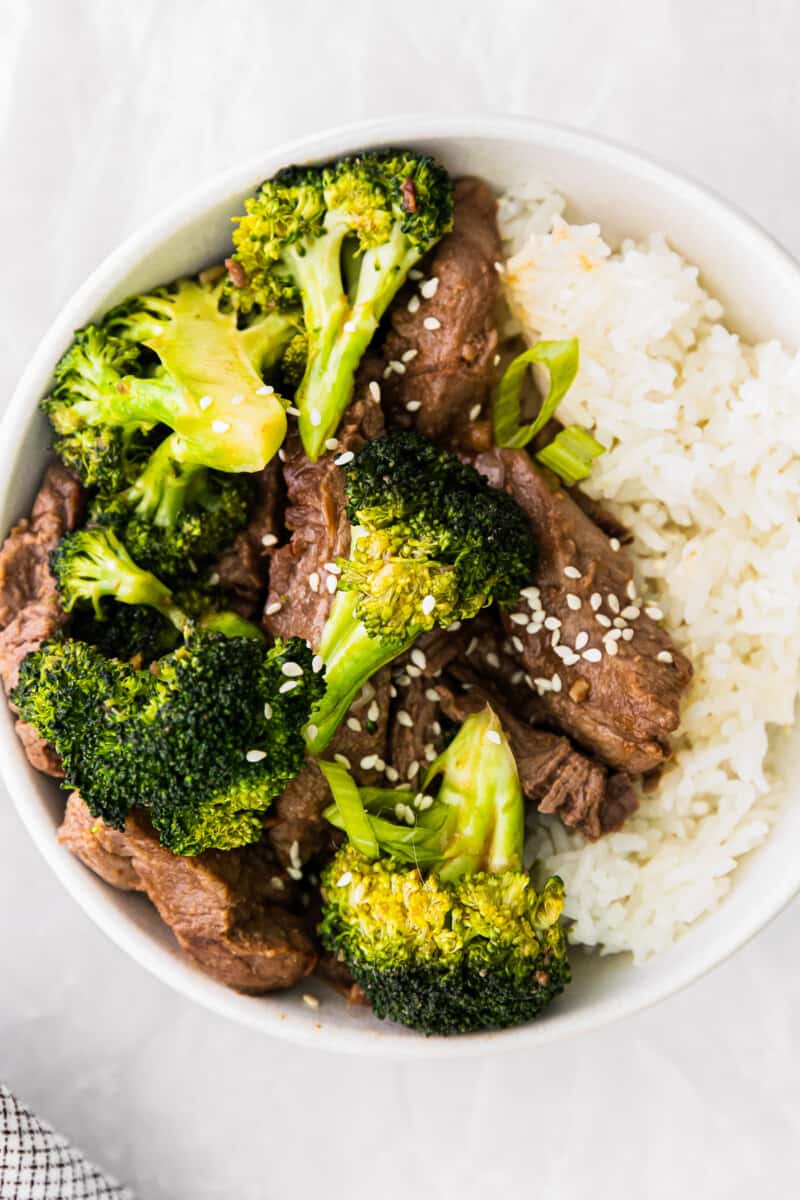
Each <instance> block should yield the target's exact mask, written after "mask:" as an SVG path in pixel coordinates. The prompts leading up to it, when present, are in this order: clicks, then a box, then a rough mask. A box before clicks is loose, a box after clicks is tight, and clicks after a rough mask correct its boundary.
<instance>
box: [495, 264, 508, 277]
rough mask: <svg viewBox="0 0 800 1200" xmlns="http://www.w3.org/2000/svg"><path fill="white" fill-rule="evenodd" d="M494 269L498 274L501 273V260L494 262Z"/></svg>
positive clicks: (502, 267) (502, 269)
mask: <svg viewBox="0 0 800 1200" xmlns="http://www.w3.org/2000/svg"><path fill="white" fill-rule="evenodd" d="M494 269H495V271H497V274H498V275H502V274H503V271H504V270H505V267H504V266H503V264H502V263H501V262H495V264H494Z"/></svg>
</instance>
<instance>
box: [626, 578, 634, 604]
mask: <svg viewBox="0 0 800 1200" xmlns="http://www.w3.org/2000/svg"><path fill="white" fill-rule="evenodd" d="M625 593H626V595H627V597H628V599H629V600H635V599H636V584H635V583H634V582H633V580H632V579H629V580H628V583H627V586H626V588H625Z"/></svg>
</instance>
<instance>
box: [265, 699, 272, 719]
mask: <svg viewBox="0 0 800 1200" xmlns="http://www.w3.org/2000/svg"><path fill="white" fill-rule="evenodd" d="M264 718H265V720H267V721H271V720H272V705H271V704H270V702H269V701H267V702H266V704H265V705H264Z"/></svg>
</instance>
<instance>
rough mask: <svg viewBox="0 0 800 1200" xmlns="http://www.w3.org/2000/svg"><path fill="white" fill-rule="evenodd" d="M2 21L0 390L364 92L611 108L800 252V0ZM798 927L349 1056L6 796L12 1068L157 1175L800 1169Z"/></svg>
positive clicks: (770, 1174) (93, 7)
mask: <svg viewBox="0 0 800 1200" xmlns="http://www.w3.org/2000/svg"><path fill="white" fill-rule="evenodd" d="M0 21H2V24H1V25H0V224H1V226H2V228H3V229H4V230H5V245H4V250H3V265H4V272H3V274H4V278H3V284H2V288H0V339H2V341H1V343H0V344H1V345H2V355H0V382H1V383H2V391H1V392H0V394H2V395H3V396H5V395H7V394H8V392H9V390H10V388H11V387H12V385H13V383H14V382H15V379H16V377H17V376H18V374H19V372H20V371H21V369H22V367H23V365H24V364H25V361H26V358H27V356H28V354H29V352H30V351H31V350H32V349H33V347H34V345H35V343H36V341H37V340H38V338H39V337H40V335H41V334H42V332H43V331H44V329H45V328H46V326H47V325H48V323H49V321H50V319H51V317H52V316H53V315H54V314H55V312H56V311H57V310H58V308H59V307H60V305H61V304H62V303H63V301H64V300H65V299H66V298H67V297H68V296H69V294H70V293H71V292H72V291H73V289H74V288H75V287H76V286H77V285H78V284H79V283H80V282H81V280H82V279H83V277H84V275H85V274H86V273H87V272H88V271H89V270H90V268H91V267H92V266H94V265H95V264H96V263H97V261H98V260H99V259H100V258H101V257H102V256H103V255H104V254H105V253H106V252H107V251H108V250H110V249H111V248H112V247H113V246H114V245H115V244H116V242H117V241H118V240H119V239H120V238H122V237H123V236H124V235H126V234H127V233H129V232H130V231H131V230H132V229H134V228H135V227H136V226H137V225H139V224H140V223H141V222H142V221H143V220H145V219H146V218H148V217H150V216H151V215H152V214H154V213H156V212H157V211H158V210H159V208H161V207H162V206H163V205H164V204H166V203H168V202H170V201H171V200H173V199H174V198H175V197H178V196H180V195H181V193H182V192H184V191H185V190H186V189H188V188H189V187H191V186H193V185H194V184H196V183H198V182H200V181H202V180H203V179H204V178H205V177H206V176H207V175H209V174H210V173H212V172H214V171H216V170H217V169H219V168H222V167H226V166H228V165H230V164H233V163H235V162H236V161H237V160H238V159H241V158H243V157H245V156H249V155H250V154H252V153H253V152H255V151H257V150H258V149H259V148H261V147H264V146H268V145H270V143H272V142H274V141H276V140H283V139H285V138H287V137H291V136H295V135H298V134H301V133H306V132H310V131H313V130H314V129H316V128H318V127H321V126H327V125H331V124H334V123H336V122H339V121H347V120H354V119H358V118H362V117H365V116H368V115H375V114H389V113H397V112H402V111H404V110H405V111H440V112H453V113H456V112H462V111H469V110H473V111H478V110H483V111H487V110H488V111H495V112H512V113H522V114H528V115H535V116H540V117H546V118H550V119H553V120H558V121H562V122H565V123H569V124H573V125H576V126H579V127H583V128H586V129H589V130H593V131H598V132H601V133H603V134H607V135H609V136H611V137H614V138H616V139H619V140H623V141H626V142H629V143H630V144H631V145H633V146H635V147H639V148H642V149H645V150H647V151H648V152H649V153H651V154H652V155H654V156H655V157H657V158H660V159H662V160H664V161H665V162H667V163H672V164H675V165H677V166H679V167H681V168H683V169H685V170H687V171H689V172H690V173H691V174H693V175H695V176H696V177H697V178H699V179H700V180H703V181H705V182H707V183H709V184H711V185H712V186H713V187H715V188H716V189H717V190H718V191H720V192H721V193H722V194H723V195H726V196H728V197H730V198H731V199H733V200H735V201H736V202H737V203H738V204H739V205H740V206H741V207H742V208H744V209H745V210H747V211H748V212H750V213H751V214H752V215H753V216H755V217H756V218H757V219H758V220H760V221H761V222H763V224H765V225H766V226H767V228H768V229H770V230H771V231H772V232H773V233H774V234H775V235H776V236H777V237H778V238H779V239H780V240H782V241H783V243H784V244H785V245H786V246H787V247H788V248H789V249H790V250H793V251H794V252H795V253H798V254H800V207H799V206H798V197H799V196H800V157H798V153H797V148H798V136H799V135H800V84H798V78H800V76H798V68H797V47H798V44H799V43H800V6H798V5H797V3H796V2H795V0H766V2H764V0H762V2H761V3H759V4H757V3H755V2H752V3H751V2H749V0H706V2H705V3H703V2H701V0H686V2H680V0H676V2H672V3H670V2H669V0H656V2H652V0H639V3H633V2H631V3H624V2H621V0H610V2H609V3H606V4H599V3H597V2H596V0H582V2H577V0H560V2H555V0H548V2H546V3H543V2H541V0H536V2H533V0H529V2H527V3H526V2H525V0H519V2H518V3H511V2H508V3H505V2H503V0H493V2H492V3H475V2H473V0H455V2H453V3H438V4H437V3H435V2H434V0H428V2H427V3H424V4H422V3H418V2H417V0H403V2H402V3H401V4H393V5H391V6H389V5H388V4H381V3H380V2H379V0H372V2H371V3H370V2H368V0H364V2H362V3H355V2H349V0H338V3H336V4H329V3H323V2H322V0H317V2H316V3H314V2H312V3H308V2H306V0H292V2H291V3H289V4H285V3H280V4H279V3H269V2H265V3H256V2H246V0H236V2H234V0H230V3H224V2H219V3H208V2H206V0H187V2H183V0H177V2H176V0H172V2H168V3H164V2H163V0H161V2H159V0H135V2H131V3H128V4H124V3H117V2H113V0H106V2H103V0H87V2H83V3H80V2H76V0H75V2H70V0H60V2H59V0H52V2H49V3H48V2H46V0H43V2H39V0H27V2H26V0H0ZM799 946H800V906H798V905H797V904H795V905H794V907H793V908H791V909H790V910H789V911H787V912H786V913H784V914H783V916H781V917H780V918H779V919H778V920H776V921H775V922H774V923H773V925H772V926H771V927H770V928H769V929H767V930H766V931H765V932H764V933H763V934H762V935H761V936H760V937H759V938H757V939H756V940H755V942H753V943H752V944H751V945H749V946H748V947H747V948H746V949H745V950H743V951H742V952H740V953H739V954H738V955H737V956H736V957H735V959H734V960H733V961H731V962H729V963H728V964H727V965H725V966H724V967H722V968H720V969H719V970H717V971H716V972H715V973H714V974H713V975H712V976H711V977H710V978H707V979H705V980H703V981H701V982H700V983H698V984H696V985H695V986H694V987H692V988H691V989H690V990H689V991H687V992H685V993H683V994H682V995H680V996H677V997H675V998H674V999H672V1000H671V1001H669V1002H667V1003H664V1004H662V1005H661V1006H660V1007H658V1008H657V1009H655V1010H651V1011H649V1012H646V1013H644V1014H642V1015H640V1016H638V1017H636V1018H634V1019H631V1020H628V1021H627V1022H626V1023H625V1024H624V1025H620V1026H616V1027H612V1028H610V1029H607V1030H604V1031H602V1032H599V1033H597V1034H595V1035H593V1036H587V1037H584V1038H582V1039H580V1040H578V1041H574V1042H572V1043H568V1044H562V1045H558V1046H553V1047H547V1048H545V1049H542V1050H539V1051H537V1052H536V1053H535V1054H533V1053H531V1054H528V1055H520V1056H519V1057H512V1056H508V1055H505V1056H499V1057H496V1058H494V1057H489V1056H487V1057H486V1058H485V1059H483V1060H468V1061H463V1062H456V1063H442V1062H438V1063H431V1064H429V1065H425V1064H408V1065H392V1064H383V1063H380V1062H376V1061H366V1060H365V1061H361V1060H357V1059H352V1058H351V1059H345V1058H338V1057H334V1056H331V1055H328V1054H325V1053H321V1052H311V1051H309V1050H300V1049H298V1048H296V1047H293V1046H291V1045H284V1044H282V1043H280V1042H277V1041H272V1040H267V1039H263V1038H260V1037H259V1036H258V1035H255V1034H253V1033H251V1032H248V1031H247V1030H243V1029H239V1028H237V1027H235V1026H233V1025H229V1024H227V1023H226V1022H225V1021H223V1020H222V1019H221V1018H218V1017H215V1016H212V1015H210V1014H209V1013H206V1012H204V1011H202V1010H201V1009H199V1008H196V1007H193V1006H192V1005H191V1004H190V1003H189V1002H188V1001H186V1000H183V999H182V998H181V997H179V996H177V995H174V994H173V993H172V992H170V991H169V990H167V988H165V987H164V986H163V985H162V984H160V983H158V982H156V980H154V979H152V978H150V977H149V976H147V975H145V974H144V973H143V972H142V971H141V970H140V969H139V968H138V967H136V966H135V965H134V964H133V963H132V962H131V961H129V960H128V959H127V958H126V957H125V956H124V955H123V954H122V953H121V952H120V951H119V950H117V949H116V948H115V947H114V946H112V945H111V944H110V943H109V942H108V941H107V940H106V938H105V937H104V936H103V935H102V934H101V933H99V932H98V930H96V929H95V928H94V927H93V926H92V924H91V923H90V922H89V920H88V918H87V917H85V916H84V915H83V913H82V912H81V911H80V910H79V909H78V908H77V906H76V905H75V903H74V902H73V901H72V900H71V899H69V898H68V897H67V895H66V894H65V893H64V892H63V891H62V890H61V888H60V886H59V885H58V884H57V882H56V880H55V878H54V877H53V876H52V875H51V874H50V872H49V870H48V868H47V867H46V866H45V864H44V862H43V861H42V860H41V859H40V857H39V855H38V853H37V852H36V850H35V849H34V847H33V845H32V843H31V842H30V840H29V839H28V836H27V834H26V833H25V831H24V830H23V828H22V826H21V824H20V822H19V820H18V819H17V817H16V815H15V813H14V811H13V809H12V807H11V804H10V802H9V801H8V800H7V798H6V797H5V795H3V796H2V797H0V1077H4V1078H5V1079H6V1080H7V1082H8V1083H9V1084H10V1086H11V1087H12V1088H14V1089H16V1090H17V1092H18V1093H19V1094H20V1095H21V1096H23V1097H24V1098H26V1099H27V1100H28V1101H29V1102H30V1103H31V1104H32V1105H34V1106H35V1107H37V1108H38V1110H39V1111H40V1112H41V1114H42V1115H45V1116H47V1117H48V1118H49V1119H50V1120H51V1121H53V1122H54V1123H55V1124H56V1125H57V1126H58V1127H60V1128H61V1129H62V1130H63V1131H64V1132H65V1133H67V1134H69V1135H70V1136H71V1137H72V1138H73V1139H74V1140H75V1141H76V1142H77V1143H78V1144H80V1145H82V1146H83V1147H84V1148H85V1149H86V1151H87V1152H88V1153H89V1154H91V1155H92V1156H94V1157H95V1158H96V1159H98V1160H99V1161H101V1162H102V1163H104V1164H105V1165H106V1166H107V1167H108V1168H109V1169H111V1170H113V1171H115V1172H116V1173H117V1174H118V1175H120V1176H121V1177H123V1178H124V1179H126V1180H127V1181H129V1182H130V1183H131V1184H133V1185H134V1186H135V1187H136V1188H137V1189H138V1192H139V1195H140V1197H141V1200H167V1198H169V1200H184V1198H185V1200H211V1198H212V1197H213V1198H218V1197H219V1198H223V1197H224V1198H225V1200H228V1198H233V1197H235V1198H236V1200H251V1198H253V1200H255V1198H258V1200H262V1198H268V1200H272V1198H276V1197H285V1196H290V1197H301V1198H305V1197H312V1196H316V1195H317V1194H321V1195H324V1196H325V1197H326V1198H327V1200H344V1198H347V1200H362V1198H363V1200H366V1198H367V1197H372V1196H374V1195H379V1196H380V1197H381V1198H382V1200H395V1198H400V1197H406V1196H407V1195H409V1194H410V1193H416V1195H418V1196H421V1197H425V1198H427V1197H437V1198H438V1197H441V1198H446V1200H450V1198H454V1197H458V1198H459V1200H477V1198H478V1197H486V1196H494V1195H500V1194H501V1193H502V1192H503V1191H509V1194H512V1195H519V1196H525V1197H536V1198H537V1200H538V1198H539V1197H547V1198H548V1200H549V1198H553V1200H584V1198H585V1197H588V1196H592V1197H598V1198H599V1200H604V1198H605V1197H612V1196H613V1197H615V1198H618V1197H624V1198H627V1197H632V1198H633V1197H635V1198H636V1200H661V1198H662V1197H664V1198H667V1197H669V1198H673V1197H675V1196H686V1197H689V1198H692V1197H696V1196H697V1197H700V1196H702V1197H703V1198H704V1200H712V1198H717V1197H719V1198H720V1200H722V1198H724V1200H732V1198H733V1200H738V1198H739V1197H745V1196H750V1195H751V1194H752V1193H753V1192H756V1193H757V1194H760V1195H769V1196H771V1197H775V1198H777V1200H782V1198H783V1197H789V1196H794V1195H797V1166H798V1158H800V1150H799V1149H798V1147H799V1146H800V1103H799V1102H798V1074H800V1072H798V1058H799V1057H800V972H799V971H798V962H797V960H798V955H797V951H798V947H799ZM3 1200H6V1197H5V1196H4V1197H3Z"/></svg>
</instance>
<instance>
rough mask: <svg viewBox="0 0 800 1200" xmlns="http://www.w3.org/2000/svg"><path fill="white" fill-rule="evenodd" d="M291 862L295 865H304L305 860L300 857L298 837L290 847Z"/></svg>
mask: <svg viewBox="0 0 800 1200" xmlns="http://www.w3.org/2000/svg"><path fill="white" fill-rule="evenodd" d="M289 862H290V863H291V864H292V866H293V867H302V865H303V861H302V859H301V858H300V845H299V843H298V841H297V839H296V838H295V840H294V841H293V842H292V844H291V846H290V847H289Z"/></svg>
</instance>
